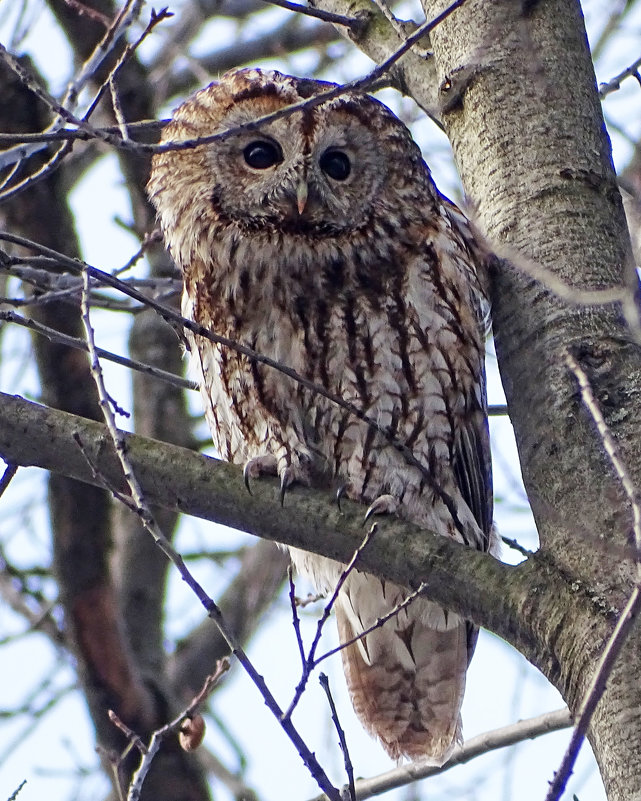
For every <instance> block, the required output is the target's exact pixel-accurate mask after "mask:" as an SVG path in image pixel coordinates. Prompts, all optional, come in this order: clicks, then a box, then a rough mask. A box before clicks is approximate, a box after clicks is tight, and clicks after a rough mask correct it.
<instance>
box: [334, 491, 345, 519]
mask: <svg viewBox="0 0 641 801" xmlns="http://www.w3.org/2000/svg"><path fill="white" fill-rule="evenodd" d="M346 493H347V484H341V485H340V487H339V488H338V489H337V490H336V495H335V496H334V497H335V498H336V506H338V511H339V512H340V513H341V514H343V510H342V509H341V498H342V497H343V496H344V495H346Z"/></svg>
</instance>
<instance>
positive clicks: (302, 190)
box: [296, 180, 308, 214]
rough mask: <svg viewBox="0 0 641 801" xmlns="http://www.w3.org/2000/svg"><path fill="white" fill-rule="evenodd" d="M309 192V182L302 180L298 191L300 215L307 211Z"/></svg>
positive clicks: (297, 202)
mask: <svg viewBox="0 0 641 801" xmlns="http://www.w3.org/2000/svg"><path fill="white" fill-rule="evenodd" d="M307 191H308V190H307V181H305V180H302V181H301V182H300V183H299V184H298V187H297V189H296V205H297V207H298V213H299V214H302V213H303V212H304V211H305V206H306V205H307Z"/></svg>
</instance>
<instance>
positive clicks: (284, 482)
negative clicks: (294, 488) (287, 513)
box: [278, 467, 296, 506]
mask: <svg viewBox="0 0 641 801" xmlns="http://www.w3.org/2000/svg"><path fill="white" fill-rule="evenodd" d="M295 480H296V478H295V476H294V471H293V470H292V468H291V467H288V468H287V469H286V470H285V471H284V472H283V473H282V475H281V477H280V493H279V496H278V497H279V499H280V505H281V506H284V505H285V493H286V492H287V490H288V489H289V487H291V485H292V484H293V483H294V481H295Z"/></svg>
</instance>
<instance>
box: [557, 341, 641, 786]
mask: <svg viewBox="0 0 641 801" xmlns="http://www.w3.org/2000/svg"><path fill="white" fill-rule="evenodd" d="M565 363H566V364H567V366H568V368H569V369H570V370H571V371H572V373H573V374H574V376H575V378H576V380H577V382H578V384H579V388H580V391H581V399H582V401H583V404H584V406H585V407H586V409H587V410H588V412H589V413H590V416H591V417H592V419H593V420H594V423H595V425H596V427H597V430H598V432H599V437H600V439H601V442H602V444H603V447H604V449H605V452H606V454H607V455H608V458H609V460H610V463H611V464H612V467H613V468H614V471H615V473H616V474H617V477H618V478H619V481H620V482H621V485H622V486H623V489H624V492H625V493H626V495H627V496H628V500H629V501H630V505H631V507H632V514H633V521H634V522H633V530H634V536H635V542H636V547H637V552H638V550H639V543H640V542H641V539H640V537H641V511H640V509H639V503H638V494H637V491H636V488H635V486H634V484H633V482H632V480H631V478H630V475H629V473H628V471H627V469H626V467H625V465H624V464H623V462H622V461H621V458H620V456H619V454H618V449H617V447H616V444H615V442H614V438H613V436H612V433H611V432H610V429H609V428H608V426H607V423H606V422H605V419H604V417H603V414H602V413H601V410H600V409H599V406H598V404H597V402H596V399H595V397H594V393H593V392H592V387H591V386H590V383H589V381H588V377H587V375H586V373H585V371H584V370H583V368H582V367H581V366H580V365H579V363H578V362H577V360H576V359H575V358H574V356H573V355H572V354H571V353H569V352H568V353H566V356H565ZM640 611H641V562H640V561H639V560H638V559H637V584H636V586H635V587H634V589H633V590H632V593H631V594H630V597H629V599H628V602H627V604H626V605H625V607H624V609H623V611H622V612H621V614H620V615H619V619H618V620H617V624H616V626H615V627H614V630H613V632H612V634H611V635H610V637H609V639H608V641H607V643H606V644H605V647H604V649H603V652H602V654H601V658H600V659H599V662H598V664H597V666H596V668H595V671H594V674H593V676H592V679H591V680H590V684H589V686H588V688H587V690H586V691H585V694H584V696H583V699H582V701H581V704H580V705H579V708H578V711H577V714H576V719H575V724H574V731H573V732H572V737H571V738H570V743H569V745H568V747H567V749H566V751H565V754H564V755H563V759H562V761H561V764H560V766H559V769H558V770H557V771H556V773H555V774H554V779H553V780H552V782H550V788H549V790H548V793H547V795H546V798H545V801H558V799H560V798H561V796H562V795H563V792H564V790H565V787H566V785H567V782H568V779H569V778H570V775H571V773H572V770H573V768H574V764H575V762H576V759H577V757H578V755H579V751H580V749H581V746H582V744H583V740H584V739H585V735H586V732H587V730H588V726H589V725H590V721H591V719H592V715H593V714H594V710H595V709H596V706H597V704H598V703H599V701H600V700H601V696H602V695H603V693H604V692H605V688H606V684H607V680H608V677H609V676H610V673H611V672H612V668H613V667H614V663H615V662H616V659H617V657H618V656H619V653H620V652H621V648H622V647H623V644H624V643H625V640H626V638H627V636H628V633H629V631H630V629H631V628H632V626H633V624H634V622H635V620H636V618H637V616H638V614H639V612H640Z"/></svg>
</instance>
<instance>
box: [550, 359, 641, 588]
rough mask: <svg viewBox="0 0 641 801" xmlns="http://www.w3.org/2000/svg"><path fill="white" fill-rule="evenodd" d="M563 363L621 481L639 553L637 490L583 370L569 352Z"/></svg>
mask: <svg viewBox="0 0 641 801" xmlns="http://www.w3.org/2000/svg"><path fill="white" fill-rule="evenodd" d="M565 363H566V364H567V366H568V368H569V369H570V370H571V371H572V373H574V377H575V378H576V380H577V382H578V384H579V388H580V390H581V399H582V401H583V405H584V406H585V408H586V409H587V410H588V412H589V413H590V416H591V417H592V420H593V421H594V423H595V425H596V427H597V431H598V432H599V437H600V438H601V442H602V444H603V447H604V449H605V452H606V454H607V455H608V459H609V460H610V464H611V465H612V467H613V468H614V472H615V473H616V475H617V478H618V479H619V481H620V482H621V486H622V487H623V491H624V492H625V494H626V495H627V497H628V500H629V502H630V507H631V508H632V520H633V522H632V531H633V532H634V542H635V545H636V549H637V553H641V505H640V501H639V492H638V490H637V488H636V487H635V485H634V482H633V481H632V478H631V476H630V473H629V472H628V470H627V468H626V466H625V465H624V463H623V460H622V459H621V456H620V455H619V449H618V447H617V445H616V442H615V441H614V437H613V436H612V432H611V431H610V429H609V427H608V424H607V423H606V422H605V418H604V417H603V414H602V412H601V409H600V408H599V405H598V403H597V402H596V398H595V397H594V392H593V391H592V387H591V386H590V382H589V380H588V377H587V375H586V373H585V370H584V369H583V368H582V367H581V365H580V364H579V363H578V361H577V360H576V359H575V357H574V356H573V355H572V354H571V353H570V352H567V353H566V354H565ZM637 580H638V581H639V582H641V562H639V563H638V564H637Z"/></svg>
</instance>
